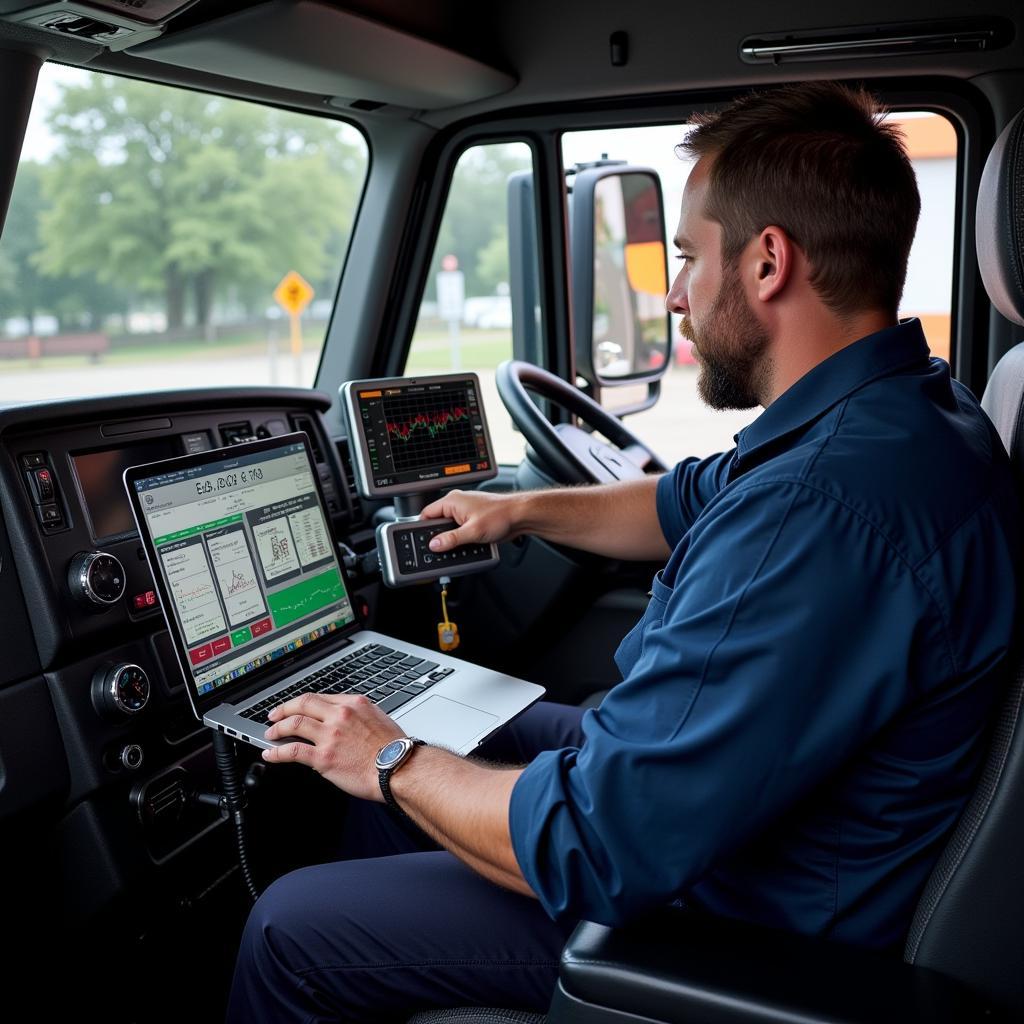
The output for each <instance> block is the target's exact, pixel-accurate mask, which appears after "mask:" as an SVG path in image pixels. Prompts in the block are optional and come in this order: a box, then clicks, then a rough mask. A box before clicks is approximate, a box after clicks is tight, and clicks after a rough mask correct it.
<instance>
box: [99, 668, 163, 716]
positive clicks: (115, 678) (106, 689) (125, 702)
mask: <svg viewBox="0 0 1024 1024" xmlns="http://www.w3.org/2000/svg"><path fill="white" fill-rule="evenodd" d="M94 687H95V689H94V694H93V696H94V698H95V700H96V704H97V706H98V707H99V708H100V710H101V711H102V712H104V713H105V714H108V715H136V714H138V713H139V712H140V711H141V710H142V709H143V708H144V707H145V706H146V704H147V702H148V701H149V692H150V684H149V676H147V675H146V673H145V671H144V670H143V669H141V668H140V667H139V666H138V665H132V664H128V663H122V664H120V665H115V666H114V667H113V668H110V669H108V670H107V671H106V672H103V673H101V674H100V675H98V676H97V678H96V682H95V683H94Z"/></svg>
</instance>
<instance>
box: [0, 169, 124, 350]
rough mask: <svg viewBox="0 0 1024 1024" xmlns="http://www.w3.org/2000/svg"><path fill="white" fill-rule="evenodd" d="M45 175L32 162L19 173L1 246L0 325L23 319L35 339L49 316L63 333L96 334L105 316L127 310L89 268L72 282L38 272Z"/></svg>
mask: <svg viewBox="0 0 1024 1024" xmlns="http://www.w3.org/2000/svg"><path fill="white" fill-rule="evenodd" d="M45 174H46V168H45V167H44V166H43V165H42V164H39V163H36V162H34V161H31V160H25V161H23V162H22V163H21V164H20V165H19V167H18V176H17V179H16V181H15V186H14V192H13V194H12V196H11V205H10V208H9V210H8V212H7V221H6V224H5V227H4V234H3V244H2V246H0V319H6V317H7V316H11V315H13V316H22V317H25V318H26V319H27V320H28V322H29V332H30V333H31V332H33V331H34V330H35V320H36V317H38V316H39V315H40V314H41V313H49V314H51V315H54V316H56V317H57V318H58V320H59V321H60V323H61V326H62V327H65V326H69V327H77V326H82V327H87V328H89V329H98V328H99V327H100V325H101V323H102V320H103V318H104V317H105V316H106V315H107V314H109V313H111V312H114V311H116V310H118V309H120V308H123V307H122V302H123V299H122V297H121V296H120V295H119V294H118V291H117V289H116V288H114V287H112V286H110V285H104V284H101V283H100V282H99V281H97V279H96V277H95V275H94V274H93V273H92V270H91V268H90V267H85V268H82V272H81V273H80V274H78V275H77V276H76V277H74V278H73V277H71V276H68V275H65V274H61V275H57V276H48V275H45V274H41V273H40V271H39V269H38V266H37V263H38V254H39V247H40V241H39V223H40V219H41V217H42V214H43V211H44V209H45V201H44V199H43V178H44V176H45Z"/></svg>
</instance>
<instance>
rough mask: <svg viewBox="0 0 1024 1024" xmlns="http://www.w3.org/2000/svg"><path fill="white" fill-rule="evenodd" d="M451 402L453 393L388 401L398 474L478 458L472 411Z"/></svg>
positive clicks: (387, 415) (386, 415)
mask: <svg viewBox="0 0 1024 1024" xmlns="http://www.w3.org/2000/svg"><path fill="white" fill-rule="evenodd" d="M452 398H453V396H452V395H451V394H450V393H448V394H445V393H440V394H437V395H417V396H415V397H413V398H410V397H406V396H404V395H397V396H393V397H387V396H386V397H385V399H384V421H385V423H386V424H387V431H388V440H389V441H390V444H391V455H392V458H393V459H394V463H395V472H397V473H405V472H408V471H410V470H416V469H422V468H424V467H427V466H436V465H438V464H443V463H465V462H472V461H473V460H474V459H475V458H476V457H477V442H476V437H475V431H474V427H473V422H472V417H471V416H470V410H469V409H468V408H467V406H465V405H462V404H459V403H457V402H453V401H452Z"/></svg>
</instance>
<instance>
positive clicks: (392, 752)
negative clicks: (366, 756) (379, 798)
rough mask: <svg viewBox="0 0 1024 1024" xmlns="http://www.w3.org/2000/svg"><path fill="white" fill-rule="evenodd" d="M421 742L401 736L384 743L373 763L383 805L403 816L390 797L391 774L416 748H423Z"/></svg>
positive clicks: (422, 742) (423, 745)
mask: <svg viewBox="0 0 1024 1024" xmlns="http://www.w3.org/2000/svg"><path fill="white" fill-rule="evenodd" d="M425 746H426V743H425V742H424V741H423V740H417V739H414V738H413V737H411V736H403V737H402V738H401V739H399V740H392V741H391V742H390V743H385V744H384V746H383V747H381V748H380V750H378V751H377V759H376V761H375V762H374V764H376V766H377V781H378V782H379V783H380V791H381V793H382V794H383V795H384V803H386V804H387V805H388V807H390V808H391V810H393V811H397V812H398V813H399V814H403V815H404V814H405V811H403V810H402V808H401V807H399V806H398V802H397V801H396V800H395V798H394V797H393V796H392V795H391V774H392V772H394V771H395V769H396V768H399V767H401V765H403V764H405V762H406V761H407V760H408V759H409V755H410V754H411V753H412V752H413V750H414V749H415V748H416V747H425Z"/></svg>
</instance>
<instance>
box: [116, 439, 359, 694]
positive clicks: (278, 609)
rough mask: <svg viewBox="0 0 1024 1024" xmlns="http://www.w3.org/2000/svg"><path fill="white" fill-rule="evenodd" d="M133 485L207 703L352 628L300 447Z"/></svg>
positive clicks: (198, 686)
mask: <svg viewBox="0 0 1024 1024" xmlns="http://www.w3.org/2000/svg"><path fill="white" fill-rule="evenodd" d="M134 486H135V489H136V491H137V492H138V494H139V500H140V504H141V507H142V510H143V515H144V520H145V524H146V528H147V529H148V531H149V534H150V538H151V540H152V543H153V546H154V548H155V549H156V555H157V561H158V566H159V571H160V573H161V575H162V577H163V582H164V584H165V586H166V589H167V591H168V593H169V594H170V598H171V608H170V611H171V613H172V614H173V616H174V620H175V624H176V626H177V630H178V634H179V638H180V640H181V643H182V646H183V647H184V649H185V653H186V655H187V658H188V667H189V669H190V671H191V674H192V682H193V685H194V686H195V688H196V692H197V694H199V695H200V696H202V695H203V694H205V693H208V692H210V691H211V690H214V689H217V688H218V687H221V686H223V685H224V684H225V683H230V682H232V681H233V680H235V679H238V678H239V677H240V676H244V675H248V674H249V673H250V672H253V671H255V670H258V669H261V668H262V667H263V666H265V665H269V664H270V663H271V662H273V661H275V660H277V659H278V658H281V657H283V656H284V655H286V654H288V653H290V652H292V651H294V650H296V649H297V648H299V647H303V646H305V645H307V644H315V643H316V642H317V641H318V640H320V639H321V638H322V637H325V636H326V635H328V634H329V633H332V632H334V631H335V630H337V629H341V628H343V627H345V626H347V625H348V624H349V623H351V622H352V621H353V619H354V615H353V613H352V606H351V604H350V602H349V597H348V593H347V591H346V589H345V583H344V580H343V578H342V574H341V568H340V566H339V565H338V561H337V559H336V557H335V554H334V545H333V542H332V541H331V537H330V533H329V531H328V527H327V523H326V520H325V519H324V513H323V508H322V506H321V503H320V499H319V495H318V493H317V490H316V484H315V483H314V478H313V468H312V466H311V465H310V462H309V458H308V456H307V454H306V450H305V447H304V446H303V445H302V444H301V443H296V444H291V445H288V446H287V447H284V448H282V449H280V450H278V451H270V452H260V453H254V454H251V455H245V456H237V457H233V458H227V459H223V460H220V461H218V462H214V463H211V464H208V465H205V466H198V467H190V468H187V469H181V470H176V471H170V472H164V473H160V474H158V475H155V476H152V477H146V478H144V479H141V480H136V481H135V485H134Z"/></svg>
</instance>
